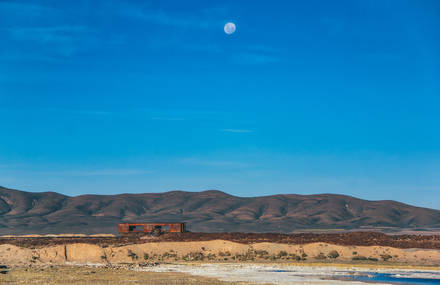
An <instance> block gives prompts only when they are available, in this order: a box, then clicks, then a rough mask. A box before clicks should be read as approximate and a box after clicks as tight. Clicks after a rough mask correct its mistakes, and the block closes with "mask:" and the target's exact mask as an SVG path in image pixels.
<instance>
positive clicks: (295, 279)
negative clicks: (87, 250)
mask: <svg viewBox="0 0 440 285" xmlns="http://www.w3.org/2000/svg"><path fill="white" fill-rule="evenodd" d="M138 270H140V271H152V272H181V273H187V274H192V275H197V276H205V277H211V278H217V279H219V280H222V281H235V282H237V281H242V282H252V283H256V284H268V283H269V284H280V285H287V284H310V285H313V284H365V283H366V282H361V281H345V280H341V279H343V278H346V277H347V276H348V277H350V276H369V275H371V274H379V273H387V274H390V275H392V276H394V277H393V278H422V279H423V278H427V279H431V280H432V279H435V280H437V279H438V280H439V282H440V271H436V270H424V271H420V270H415V269H389V268H386V269H385V268H359V267H352V266H346V267H343V266H337V267H336V266H291V265H281V264H192V265H191V264H164V265H160V266H157V267H151V268H141V269H138ZM330 279H335V280H330ZM402 280H403V279H402ZM371 281H375V279H371ZM375 284H391V283H376V282H375Z"/></svg>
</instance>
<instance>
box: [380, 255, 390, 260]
mask: <svg viewBox="0 0 440 285" xmlns="http://www.w3.org/2000/svg"><path fill="white" fill-rule="evenodd" d="M380 257H381V258H382V260H383V261H388V260H390V259H391V258H393V257H392V256H391V255H389V254H382V255H381V256H380Z"/></svg>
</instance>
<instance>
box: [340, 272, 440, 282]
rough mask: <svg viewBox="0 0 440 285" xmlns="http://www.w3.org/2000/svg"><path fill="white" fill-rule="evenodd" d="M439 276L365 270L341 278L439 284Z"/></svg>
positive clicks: (363, 280)
mask: <svg viewBox="0 0 440 285" xmlns="http://www.w3.org/2000/svg"><path fill="white" fill-rule="evenodd" d="M419 273H420V272H419ZM434 277H435V276H434ZM439 278H440V274H439V276H438V278H418V277H410V276H401V275H399V274H397V275H396V274H393V273H375V272H365V275H357V276H346V277H344V278H341V279H342V280H349V281H362V282H385V283H389V284H426V285H439V284H440V279H439Z"/></svg>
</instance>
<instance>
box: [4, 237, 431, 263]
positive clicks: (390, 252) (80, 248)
mask: <svg viewBox="0 0 440 285" xmlns="http://www.w3.org/2000/svg"><path fill="white" fill-rule="evenodd" d="M249 251H254V252H265V253H264V256H263V257H262V258H256V259H255V260H256V261H258V260H260V261H265V260H267V261H271V260H272V261H273V260H275V259H274V256H279V255H280V252H285V254H288V255H297V256H303V255H305V256H307V257H306V259H307V261H305V262H311V261H312V262H313V261H326V262H335V261H336V262H342V263H344V262H345V263H347V262H352V259H353V257H355V256H361V257H365V258H370V259H375V258H376V259H378V261H377V262H378V263H382V264H410V265H411V264H417V265H432V266H440V250H424V249H398V248H392V247H382V246H339V245H332V244H327V243H311V244H306V245H288V244H277V243H265V242H263V243H255V244H250V245H246V244H241V243H235V242H230V241H224V240H213V241H195V242H153V243H148V242H146V243H143V244H132V245H124V246H108V247H101V246H99V245H93V244H84V243H77V244H66V245H56V246H46V247H41V248H35V249H31V248H24V247H17V246H14V245H9V244H3V245H0V264H3V263H6V264H27V263H29V262H33V263H53V264H64V263H65V262H66V261H67V262H79V263H85V262H92V263H131V262H142V261H144V257H145V255H148V256H149V258H150V260H151V259H154V257H155V258H156V259H159V260H160V261H170V262H171V261H176V260H181V259H182V257H184V256H186V255H194V254H202V255H203V256H204V257H205V258H207V257H208V256H210V258H209V260H210V261H216V260H217V261H227V262H231V261H234V260H235V261H253V260H252V259H246V260H244V259H234V256H238V255H246V253H248V252H249ZM332 251H336V252H337V253H338V254H339V256H338V257H337V258H336V259H331V258H328V257H327V256H328V255H329V254H330V253H331V252H332ZM164 254H165V255H166V256H165V257H164V258H162V255H164ZM385 255H386V256H389V257H390V259H389V260H388V261H382V259H383V256H385ZM319 256H321V257H322V256H324V257H327V258H325V259H324V260H321V259H318V258H317V257H319ZM188 260H190V261H191V260H194V259H188ZM276 260H278V261H288V257H281V258H278V257H277V258H276ZM367 262H368V261H367ZM370 262H371V263H375V262H374V261H370Z"/></svg>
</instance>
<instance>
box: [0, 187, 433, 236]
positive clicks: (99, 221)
mask: <svg viewBox="0 0 440 285" xmlns="http://www.w3.org/2000/svg"><path fill="white" fill-rule="evenodd" d="M160 220H162V221H163V220H168V221H186V222H188V226H189V230H191V231H204V232H232V231H237V232H238V231H239V232H291V231H293V230H297V229H307V228H315V229H317V228H338V229H341V228H342V229H357V228H360V227H365V226H367V227H400V228H416V227H429V228H435V227H440V211H438V210H432V209H425V208H419V207H413V206H409V205H406V204H402V203H398V202H395V201H366V200H361V199H357V198H354V197H349V196H343V195H331V194H322V195H294V194H290V195H273V196H265V197H250V198H244V197H236V196H232V195H228V194H226V193H223V192H220V191H204V192H183V191H171V192H165V193H148V194H121V195H82V196H77V197H69V196H65V195H61V194H58V193H53V192H44V193H32V192H24V191H18V190H11V189H6V188H2V187H0V234H3V235H4V234H27V233H44V234H47V233H63V232H64V233H65V232H69V233H87V234H93V233H115V232H116V227H115V225H116V224H117V223H119V222H127V221H160Z"/></svg>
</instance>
